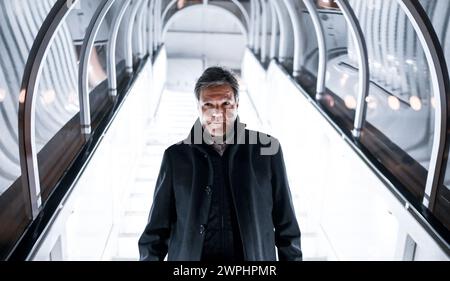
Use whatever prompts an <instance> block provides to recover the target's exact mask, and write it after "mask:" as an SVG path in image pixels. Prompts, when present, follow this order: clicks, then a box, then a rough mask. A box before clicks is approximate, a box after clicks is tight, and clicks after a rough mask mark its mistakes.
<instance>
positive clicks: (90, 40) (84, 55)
mask: <svg viewBox="0 0 450 281" xmlns="http://www.w3.org/2000/svg"><path fill="white" fill-rule="evenodd" d="M115 1H116V0H103V1H102V3H101V4H100V5H99V6H98V8H97V10H96V11H95V14H94V15H93V17H92V19H91V22H90V23H89V26H88V28H87V30H86V35H85V37H84V42H83V46H82V47H81V55H80V67H79V72H78V91H79V95H80V123H81V133H82V134H83V135H90V134H91V110H90V104H89V73H88V68H89V62H90V60H91V54H92V49H93V48H94V43H95V38H96V37H97V33H98V31H99V29H100V26H101V24H102V22H103V20H104V19H105V17H106V14H107V13H108V11H109V10H110V9H111V7H112V5H113V4H114V2H115Z"/></svg>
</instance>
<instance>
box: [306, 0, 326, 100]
mask: <svg viewBox="0 0 450 281" xmlns="http://www.w3.org/2000/svg"><path fill="white" fill-rule="evenodd" d="M303 3H305V6H306V9H307V10H308V12H309V14H310V16H311V19H312V22H313V24H314V29H315V31H316V37H317V45H318V48H319V68H318V70H317V87H316V99H320V98H321V97H322V95H323V94H324V92H325V78H326V72H327V63H328V58H327V45H326V40H325V32H324V28H323V25H322V21H321V20H320V18H319V13H318V12H317V10H316V5H315V4H314V3H313V1H312V0H303Z"/></svg>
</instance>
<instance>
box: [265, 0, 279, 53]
mask: <svg viewBox="0 0 450 281" xmlns="http://www.w3.org/2000/svg"><path fill="white" fill-rule="evenodd" d="M268 4H269V5H270V15H271V23H272V26H271V31H270V34H271V37H270V59H275V58H277V57H278V50H279V48H278V49H277V47H279V44H278V45H277V38H278V32H279V31H280V23H279V21H278V14H277V12H276V10H275V5H274V4H273V2H272V1H271V0H268ZM278 43H279V42H278Z"/></svg>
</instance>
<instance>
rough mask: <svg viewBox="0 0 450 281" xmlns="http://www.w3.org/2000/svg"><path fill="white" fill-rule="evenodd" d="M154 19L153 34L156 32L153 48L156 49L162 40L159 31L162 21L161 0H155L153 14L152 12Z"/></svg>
mask: <svg viewBox="0 0 450 281" xmlns="http://www.w3.org/2000/svg"><path fill="white" fill-rule="evenodd" d="M154 17H155V20H156V24H155V27H156V29H155V34H156V37H155V38H156V48H155V50H157V49H158V47H159V46H160V45H161V43H162V40H161V31H162V22H161V0H156V6H155V14H154Z"/></svg>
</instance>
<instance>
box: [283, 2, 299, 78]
mask: <svg viewBox="0 0 450 281" xmlns="http://www.w3.org/2000/svg"><path fill="white" fill-rule="evenodd" d="M283 2H284V5H285V6H286V9H287V11H288V14H289V17H290V18H291V23H292V29H293V33H294V57H293V64H292V68H293V69H292V75H293V76H294V77H297V76H299V75H300V70H301V66H302V65H303V64H304V63H303V58H302V53H303V52H304V48H303V44H302V41H301V40H300V34H301V33H302V31H301V24H300V15H299V14H298V12H297V8H296V6H295V3H293V2H292V0H283Z"/></svg>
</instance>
